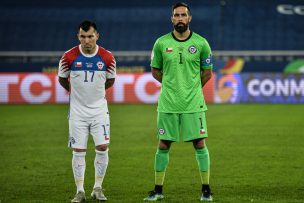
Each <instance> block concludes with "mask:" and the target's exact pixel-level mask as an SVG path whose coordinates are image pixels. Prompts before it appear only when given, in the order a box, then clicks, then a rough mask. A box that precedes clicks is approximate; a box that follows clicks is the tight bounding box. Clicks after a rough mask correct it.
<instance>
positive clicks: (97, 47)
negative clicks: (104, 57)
mask: <svg viewBox="0 0 304 203" xmlns="http://www.w3.org/2000/svg"><path fill="white" fill-rule="evenodd" d="M78 48H79V51H80V53H81V54H82V55H84V56H85V57H88V58H91V57H93V56H95V55H96V54H97V52H98V49H99V46H98V44H96V50H95V52H94V53H93V54H85V53H83V52H82V50H81V45H79V46H78Z"/></svg>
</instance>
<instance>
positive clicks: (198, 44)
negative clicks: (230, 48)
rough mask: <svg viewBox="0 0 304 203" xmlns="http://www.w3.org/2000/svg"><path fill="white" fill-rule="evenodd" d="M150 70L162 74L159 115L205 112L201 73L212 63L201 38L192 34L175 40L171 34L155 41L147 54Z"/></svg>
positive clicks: (205, 41) (203, 39)
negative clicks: (149, 54)
mask: <svg viewBox="0 0 304 203" xmlns="http://www.w3.org/2000/svg"><path fill="white" fill-rule="evenodd" d="M151 67H152V68H157V69H161V70H162V73H163V77H162V87H161V92H160V96H159V100H158V111H159V112H165V113H195V112H201V111H206V110H207V106H206V104H205V99H204V95H203V92H202V86H201V70H202V69H212V60H211V49H210V46H209V44H208V42H207V40H206V39H205V38H203V37H201V36H200V35H198V34H196V33H194V32H191V34H190V36H189V37H188V38H187V39H186V40H178V39H177V38H175V36H174V35H173V33H168V34H166V35H164V36H162V37H160V38H158V39H157V40H156V42H155V44H154V47H153V51H152V55H151Z"/></svg>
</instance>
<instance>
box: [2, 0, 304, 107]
mask: <svg viewBox="0 0 304 203" xmlns="http://www.w3.org/2000/svg"><path fill="white" fill-rule="evenodd" d="M173 3H174V1H161V0H156V1H149V2H146V1H128V2H126V1H102V3H101V2H100V1H89V2H81V1H43V2H41V1H37V0H31V1H26V2H23V1H20V2H16V1H4V2H3V3H2V6H1V8H0V15H1V21H0V24H1V27H2V29H1V36H2V37H1V41H0V43H1V44H0V59H1V60H0V72H1V73H0V77H1V81H2V82H1V83H0V102H1V103H54V102H55V103H62V102H63V103H65V102H68V95H67V94H65V93H64V92H63V90H62V88H61V87H59V86H58V84H57V79H56V76H55V75H54V73H56V71H57V65H58V60H59V58H60V56H61V55H62V53H63V52H64V51H66V50H68V49H70V48H71V47H73V46H75V45H77V44H78V41H77V38H76V33H77V26H78V23H79V22H80V21H82V20H83V19H92V20H94V21H96V23H97V25H98V27H99V30H100V33H101V39H100V40H99V44H101V45H102V46H104V47H105V48H107V49H108V50H110V51H112V52H113V53H114V54H115V56H116V58H117V71H118V73H119V75H118V79H117V82H116V84H115V86H114V88H112V89H111V90H110V91H109V93H108V99H109V101H110V102H114V103H134V102H135V103H156V102H157V97H158V94H159V88H160V87H159V84H158V83H157V82H156V81H155V80H154V79H153V78H152V77H151V76H150V74H149V73H147V72H150V67H149V59H150V52H151V49H152V46H153V43H154V41H155V40H156V39H157V38H158V37H159V36H160V35H162V34H165V33H167V32H170V31H171V30H172V25H171V22H170V6H171V5H172V4H173ZM188 3H189V4H190V5H191V7H192V13H193V21H192V22H191V29H192V30H194V31H195V32H197V33H199V34H201V35H203V36H204V37H206V38H207V39H208V41H209V42H210V45H211V47H212V49H213V53H214V72H215V75H214V77H213V78H212V80H211V81H210V82H209V84H208V86H207V87H206V88H205V90H206V91H205V95H206V99H207V101H208V102H209V103H256V102H258V103H303V102H304V81H303V74H298V73H301V72H302V73H303V72H304V59H303V58H304V52H303V47H304V40H303V30H304V6H303V1H301V0H292V1H286V0H284V1H283V0H280V1H276V0H268V1H261V0H260V1H241V0H227V1H224V0H212V1H188ZM12 72H13V74H8V73H12ZM20 73H23V74H20ZM33 73H42V74H40V75H37V74H33ZM49 73H51V74H49ZM52 73H53V74H52ZM266 73H267V74H266ZM294 73H296V74H294Z"/></svg>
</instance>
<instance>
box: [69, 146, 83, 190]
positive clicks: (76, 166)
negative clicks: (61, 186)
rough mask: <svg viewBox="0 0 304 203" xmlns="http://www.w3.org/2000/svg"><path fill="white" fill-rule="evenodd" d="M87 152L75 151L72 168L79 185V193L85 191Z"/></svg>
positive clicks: (76, 182)
mask: <svg viewBox="0 0 304 203" xmlns="http://www.w3.org/2000/svg"><path fill="white" fill-rule="evenodd" d="M85 155H86V152H75V151H73V159H72V169H73V174H74V180H75V184H76V186H77V193H78V192H79V191H82V192H84V188H83V184H84V172H85V168H86V162H85Z"/></svg>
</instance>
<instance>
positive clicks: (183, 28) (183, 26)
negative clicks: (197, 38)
mask: <svg viewBox="0 0 304 203" xmlns="http://www.w3.org/2000/svg"><path fill="white" fill-rule="evenodd" d="M188 28H189V23H188V24H185V23H177V24H176V25H174V29H175V30H176V31H177V32H178V33H180V34H182V33H184V32H185V31H186V30H188Z"/></svg>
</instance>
